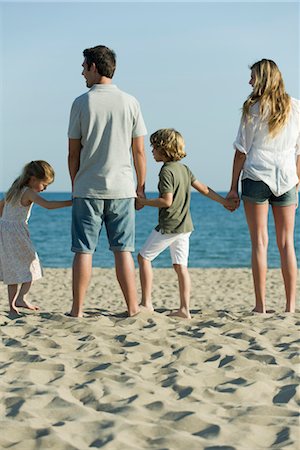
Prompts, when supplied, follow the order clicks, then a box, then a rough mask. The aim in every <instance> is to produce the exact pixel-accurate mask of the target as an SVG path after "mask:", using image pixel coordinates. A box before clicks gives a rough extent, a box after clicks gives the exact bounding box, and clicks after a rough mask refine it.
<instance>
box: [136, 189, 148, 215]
mask: <svg viewBox="0 0 300 450" xmlns="http://www.w3.org/2000/svg"><path fill="white" fill-rule="evenodd" d="M136 194H137V197H136V199H135V205H134V207H135V209H136V210H137V211H139V210H140V209H142V208H143V207H144V205H145V204H144V203H143V200H144V199H145V197H146V196H145V191H144V189H137V190H136Z"/></svg>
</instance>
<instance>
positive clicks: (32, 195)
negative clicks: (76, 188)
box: [21, 189, 72, 209]
mask: <svg viewBox="0 0 300 450" xmlns="http://www.w3.org/2000/svg"><path fill="white" fill-rule="evenodd" d="M21 203H22V205H23V206H28V205H30V203H36V204H37V205H39V206H41V207H42V208H46V209H58V208H64V207H65V206H72V200H51V201H49V200H46V199H45V198H43V197H41V196H40V195H38V194H37V193H36V192H35V191H33V190H32V189H27V190H26V191H25V192H24V194H23V196H22V200H21Z"/></svg>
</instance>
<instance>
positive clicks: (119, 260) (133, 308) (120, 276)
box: [114, 251, 140, 317]
mask: <svg viewBox="0 0 300 450" xmlns="http://www.w3.org/2000/svg"><path fill="white" fill-rule="evenodd" d="M114 256H115V267H116V275H117V280H118V282H119V285H120V288H121V290H122V292H123V295H124V298H125V301H126V304H127V310H128V315H129V317H131V316H134V315H135V314H137V313H138V312H140V309H139V306H138V300H137V298H138V295H137V288H136V281H135V267H134V261H133V258H132V255H131V253H130V252H120V251H115V252H114Z"/></svg>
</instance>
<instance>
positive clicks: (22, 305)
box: [16, 299, 40, 311]
mask: <svg viewBox="0 0 300 450" xmlns="http://www.w3.org/2000/svg"><path fill="white" fill-rule="evenodd" d="M16 307H18V308H26V309H30V310H31V311H38V310H39V309H40V308H39V306H37V305H32V304H31V303H29V302H27V301H26V300H24V299H22V300H20V299H17V300H16Z"/></svg>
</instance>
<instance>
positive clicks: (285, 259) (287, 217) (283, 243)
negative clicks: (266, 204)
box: [272, 205, 297, 312]
mask: <svg viewBox="0 0 300 450" xmlns="http://www.w3.org/2000/svg"><path fill="white" fill-rule="evenodd" d="M272 209H273V215H274V221H275V229H276V239H277V246H278V250H279V253H280V259H281V272H282V276H283V281H284V287H285V294H286V309H285V311H286V312H295V308H296V285H297V259H296V253H295V246H294V228H295V213H296V208H295V205H291V206H273V207H272Z"/></svg>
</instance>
